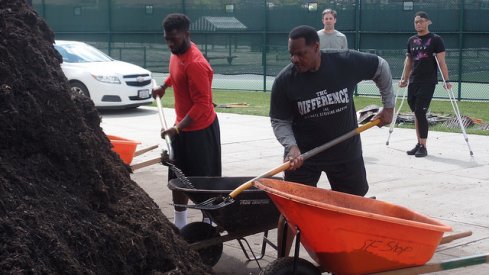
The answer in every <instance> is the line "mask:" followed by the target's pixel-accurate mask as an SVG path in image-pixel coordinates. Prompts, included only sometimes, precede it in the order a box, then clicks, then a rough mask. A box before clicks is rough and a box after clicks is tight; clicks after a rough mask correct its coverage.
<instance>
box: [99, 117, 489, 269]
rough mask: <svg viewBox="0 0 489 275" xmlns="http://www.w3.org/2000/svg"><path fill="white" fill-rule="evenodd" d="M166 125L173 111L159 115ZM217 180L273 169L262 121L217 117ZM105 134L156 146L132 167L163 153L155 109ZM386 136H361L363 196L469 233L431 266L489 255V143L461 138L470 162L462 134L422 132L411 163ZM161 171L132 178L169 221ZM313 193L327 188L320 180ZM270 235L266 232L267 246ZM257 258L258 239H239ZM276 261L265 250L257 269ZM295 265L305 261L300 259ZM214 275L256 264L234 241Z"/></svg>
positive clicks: (398, 137)
mask: <svg viewBox="0 0 489 275" xmlns="http://www.w3.org/2000/svg"><path fill="white" fill-rule="evenodd" d="M164 113H165V117H166V120H167V122H168V123H169V124H172V123H173V121H174V119H175V116H174V110H173V109H165V110H164ZM218 116H219V120H220V125H221V142H222V162H223V176H230V177H235V176H252V177H254V176H257V175H259V174H262V173H263V172H265V171H268V170H270V169H271V168H274V167H276V166H278V165H280V164H281V162H282V157H281V156H282V151H283V149H282V147H281V145H280V144H279V143H278V142H277V141H276V139H275V137H274V135H273V132H272V129H271V127H270V122H269V118H268V117H259V116H245V115H235V114H225V113H219V114H218ZM101 126H102V128H103V129H104V131H105V133H107V134H113V135H120V136H122V137H125V138H129V139H134V140H138V141H140V142H141V144H140V145H139V146H138V149H142V148H145V147H149V146H151V145H155V144H158V145H160V147H159V148H158V149H156V150H153V151H150V152H148V153H145V154H143V155H141V156H138V157H136V158H134V160H133V162H132V164H136V163H139V162H142V161H145V160H148V159H152V158H155V157H158V156H159V155H160V153H161V150H162V149H163V148H165V144H164V142H163V141H162V140H161V139H160V137H159V130H160V128H161V126H160V122H159V119H158V112H157V110H156V109H155V108H151V107H140V108H137V109H133V110H125V111H104V112H102V125H101ZM388 130H389V129H388V128H377V127H375V128H372V129H370V130H367V131H365V132H364V133H362V142H363V150H364V159H365V163H366V169H367V175H368V179H369V184H370V191H369V193H368V194H367V196H376V197H377V199H379V200H383V201H387V202H391V203H395V204H398V205H402V206H405V207H408V208H410V209H412V210H415V211H417V212H420V213H423V214H425V215H427V216H430V217H433V218H435V219H438V220H440V221H442V222H444V223H446V224H448V225H450V226H452V227H453V229H454V232H462V231H468V230H470V231H472V232H473V234H472V236H469V237H466V238H463V239H459V240H456V241H453V242H451V243H449V244H444V245H440V246H439V248H438V250H437V252H436V253H435V255H434V257H433V259H432V261H439V260H445V259H452V258H456V257H463V256H469V255H475V254H481V253H489V202H488V199H487V197H488V195H489V137H487V136H477V135H469V142H470V145H471V147H472V150H473V152H474V156H470V154H469V150H468V147H467V145H466V143H465V141H464V139H463V135H462V134H456V133H441V132H430V134H429V140H428V154H429V155H428V157H426V158H415V157H413V156H408V155H406V153H405V151H406V150H408V149H411V147H412V146H413V145H414V144H415V132H414V130H410V129H397V128H395V129H394V132H393V133H392V135H391V138H390V144H389V146H386V140H387V137H388ZM166 177H167V167H164V166H162V165H159V164H156V165H152V166H149V167H146V168H142V169H140V170H137V171H135V172H134V173H133V174H132V178H133V180H134V181H135V182H137V183H138V184H139V185H140V186H141V187H142V188H143V189H144V190H145V191H146V192H147V193H148V194H149V195H150V196H151V197H152V198H153V199H154V201H155V202H156V203H157V204H158V205H159V206H160V208H161V210H162V212H163V213H164V214H165V215H166V216H167V217H168V218H169V220H171V221H172V220H173V207H172V206H170V205H169V203H170V202H171V193H170V192H169V190H168V188H167V187H166V184H167V182H166ZM318 187H321V188H329V184H328V183H327V179H326V177H322V178H321V180H320V184H319V185H318ZM200 220H201V213H200V211H196V210H189V221H200ZM275 234H276V230H272V231H271V232H270V238H271V239H272V240H273V241H274V242H275ZM247 239H248V240H249V242H250V244H251V245H252V247H253V249H254V250H255V251H256V252H258V251H259V245H260V244H261V235H253V236H249V237H247ZM275 257H276V251H275V250H273V249H272V248H270V247H269V248H268V249H267V250H266V255H265V257H264V259H262V260H260V261H259V262H260V265H261V266H262V267H263V266H266V265H267V264H268V263H269V262H271V261H273V260H274V258H275ZM301 257H303V258H306V259H310V258H309V257H308V255H307V253H306V252H305V250H303V251H301ZM214 271H215V272H216V273H217V274H235V275H240V274H243V275H244V274H246V275H248V274H258V273H259V268H258V266H257V264H256V262H247V261H246V260H245V256H244V254H243V252H242V251H241V248H240V246H239V244H238V242H237V241H236V240H232V241H228V242H225V243H224V252H223V255H222V257H221V260H220V261H219V263H218V264H217V265H216V266H215V267H214ZM441 274H489V265H488V264H483V265H477V266H474V267H468V268H459V269H454V270H452V271H445V272H442V273H441Z"/></svg>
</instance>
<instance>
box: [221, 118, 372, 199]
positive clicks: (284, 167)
mask: <svg viewBox="0 0 489 275" xmlns="http://www.w3.org/2000/svg"><path fill="white" fill-rule="evenodd" d="M379 123H380V119H376V120H373V121H371V122H369V123H366V124H364V125H362V126H360V127H358V128H355V129H353V130H351V131H350V132H348V133H346V134H344V135H342V136H339V137H337V138H335V139H333V140H332V141H330V142H328V143H325V144H323V145H320V146H318V147H316V148H314V149H312V150H310V151H307V152H305V153H303V154H301V157H302V158H303V159H304V160H306V159H309V158H311V157H313V156H315V155H317V154H319V153H321V152H323V151H324V150H326V149H329V148H331V147H333V146H335V145H337V144H339V143H341V142H343V141H345V140H347V139H349V138H351V137H353V136H355V135H358V134H360V133H361V132H363V131H365V130H367V129H370V128H372V127H373V126H375V125H378V124H379ZM289 167H290V161H287V162H284V163H283V164H282V165H280V166H278V167H276V168H273V169H272V170H269V171H267V172H265V173H263V174H261V175H259V176H257V177H255V178H253V179H251V180H249V181H247V182H245V183H243V184H242V185H240V186H238V187H237V188H236V189H234V190H233V191H232V192H231V193H230V194H229V197H231V198H232V199H234V198H236V196H237V195H239V194H240V193H241V192H243V191H244V190H246V189H248V188H250V187H251V186H253V182H254V181H255V180H257V179H260V178H266V177H271V176H274V175H276V174H278V173H280V172H283V171H285V170H287V169H289Z"/></svg>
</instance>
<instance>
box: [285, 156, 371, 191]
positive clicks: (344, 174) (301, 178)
mask: <svg viewBox="0 0 489 275" xmlns="http://www.w3.org/2000/svg"><path fill="white" fill-rule="evenodd" d="M322 172H325V173H326V176H327V177H328V180H329V184H330V185H331V189H332V190H334V191H338V192H343V193H348V194H353V195H359V196H364V195H365V194H367V191H368V182H367V172H366V171H365V164H364V162H363V157H359V158H356V159H354V160H352V161H349V162H345V163H340V164H332V165H331V164H330V165H318V164H317V163H314V162H310V161H309V162H308V161H305V162H304V164H303V165H302V166H301V167H300V168H299V169H297V170H295V171H285V180H286V181H292V182H297V183H302V184H306V185H310V186H314V187H316V186H317V182H318V181H319V178H320V177H321V173H322Z"/></svg>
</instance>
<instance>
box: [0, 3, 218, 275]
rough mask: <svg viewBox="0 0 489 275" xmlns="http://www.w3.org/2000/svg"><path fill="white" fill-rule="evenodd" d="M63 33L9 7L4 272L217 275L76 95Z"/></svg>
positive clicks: (1, 221)
mask: <svg viewBox="0 0 489 275" xmlns="http://www.w3.org/2000/svg"><path fill="white" fill-rule="evenodd" d="M53 42H54V34H53V32H52V31H51V30H50V28H49V27H48V26H47V25H46V23H45V22H44V21H43V20H42V18H40V17H39V16H38V15H37V14H36V13H35V12H34V11H33V10H32V9H31V7H30V6H29V5H28V4H27V3H26V2H25V1H12V0H0V273H2V274H9V273H27V274H53V273H54V274H59V273H66V274H68V273H69V274H82V273H83V274H109V273H110V274H147V273H166V272H168V274H209V273H210V272H211V271H210V269H209V268H207V267H206V266H205V265H203V264H202V263H201V262H200V260H199V257H198V254H196V253H195V252H193V251H191V250H190V249H189V248H188V245H187V243H185V242H184V241H183V240H181V239H180V238H179V237H178V235H177V234H176V233H175V232H176V228H175V227H174V226H173V225H172V224H171V223H169V222H168V220H167V219H166V217H165V216H164V215H163V214H162V213H161V211H160V209H159V208H158V206H157V205H156V204H155V203H154V202H153V200H152V199H151V198H150V197H149V196H148V195H147V194H146V193H145V192H144V191H143V190H142V189H141V188H140V187H138V185H137V184H136V183H134V182H133V181H131V179H130V177H129V176H130V171H129V168H128V167H127V166H126V165H124V164H123V163H122V161H121V160H120V159H119V157H118V156H117V155H116V154H115V153H113V152H112V151H111V148H110V142H109V140H108V139H107V138H106V136H105V134H104V133H103V131H102V129H101V128H100V116H99V114H98V112H97V110H96V109H95V108H94V106H93V104H92V102H91V101H90V100H89V99H87V98H86V97H83V96H80V95H75V94H71V92H70V90H69V87H68V83H67V82H66V78H65V77H64V75H63V73H62V71H61V69H60V61H61V57H60V56H59V54H57V52H56V51H55V50H54V48H53V46H52V44H53Z"/></svg>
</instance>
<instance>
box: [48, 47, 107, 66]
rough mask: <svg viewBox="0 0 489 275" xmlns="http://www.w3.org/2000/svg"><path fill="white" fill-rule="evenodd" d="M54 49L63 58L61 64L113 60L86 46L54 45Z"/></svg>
mask: <svg viewBox="0 0 489 275" xmlns="http://www.w3.org/2000/svg"><path fill="white" fill-rule="evenodd" d="M54 48H56V50H57V51H58V52H59V53H60V54H61V56H63V62H68V63H85V62H107V61H112V60H113V59H112V58H110V57H109V56H107V55H106V54H104V53H103V52H101V51H99V50H97V49H96V48H94V47H92V46H90V45H87V44H61V45H57V44H55V45H54Z"/></svg>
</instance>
